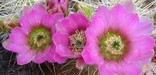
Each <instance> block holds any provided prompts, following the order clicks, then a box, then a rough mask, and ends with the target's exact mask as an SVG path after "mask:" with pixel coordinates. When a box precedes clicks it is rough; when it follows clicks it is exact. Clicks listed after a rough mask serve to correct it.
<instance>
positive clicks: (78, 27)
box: [53, 13, 89, 69]
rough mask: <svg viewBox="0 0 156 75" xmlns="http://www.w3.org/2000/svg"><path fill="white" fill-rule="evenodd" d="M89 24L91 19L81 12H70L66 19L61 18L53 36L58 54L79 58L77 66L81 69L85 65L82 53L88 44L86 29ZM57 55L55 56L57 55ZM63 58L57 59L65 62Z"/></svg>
mask: <svg viewBox="0 0 156 75" xmlns="http://www.w3.org/2000/svg"><path fill="white" fill-rule="evenodd" d="M88 26H89V21H88V20H87V18H86V17H85V16H84V15H82V14H80V13H75V14H70V15H69V16H68V17H66V18H65V19H61V21H60V22H59V24H58V25H57V26H56V28H57V32H56V33H55V34H54V36H53V40H54V44H55V45H56V54H57V55H59V56H61V57H64V58H66V59H67V58H78V60H77V62H76V66H77V68H79V69H82V68H83V66H84V61H83V58H82V57H81V53H82V51H83V47H84V46H85V45H86V38H85V30H86V28H87V27H88ZM57 55H56V56H54V57H57ZM54 59H55V58H54ZM62 60H63V59H60V60H56V61H57V62H59V63H64V61H62Z"/></svg>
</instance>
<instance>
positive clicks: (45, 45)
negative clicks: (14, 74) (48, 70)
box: [3, 3, 63, 65]
mask: <svg viewBox="0 0 156 75" xmlns="http://www.w3.org/2000/svg"><path fill="white" fill-rule="evenodd" d="M27 10H28V11H27ZM61 18H63V14H61V13H59V14H53V15H49V14H48V13H47V10H46V8H45V7H44V5H43V4H42V3H38V4H35V5H34V8H33V9H32V10H29V8H25V9H24V10H23V15H22V17H21V18H20V20H19V22H20V25H21V27H16V28H14V29H13V30H12V31H11V34H10V35H9V39H8V40H6V41H5V42H3V46H4V48H6V49H7V50H9V51H12V52H16V53H18V56H17V62H18V64H19V65H24V64H27V63H29V62H31V61H33V62H35V63H37V64H41V63H43V62H45V61H48V62H55V61H54V55H55V54H54V53H55V45H54V43H53V39H52V37H53V35H54V34H55V32H56V26H55V25H56V23H57V22H58V20H60V19H61Z"/></svg>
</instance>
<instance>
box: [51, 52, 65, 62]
mask: <svg viewBox="0 0 156 75" xmlns="http://www.w3.org/2000/svg"><path fill="white" fill-rule="evenodd" d="M54 60H55V61H56V62H57V63H59V64H62V63H64V62H65V61H66V60H67V58H65V57H62V56H60V55H59V54H57V53H55V54H54Z"/></svg>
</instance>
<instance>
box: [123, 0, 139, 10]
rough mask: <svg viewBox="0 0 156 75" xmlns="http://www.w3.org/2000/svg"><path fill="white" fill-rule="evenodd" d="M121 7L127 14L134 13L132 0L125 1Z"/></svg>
mask: <svg viewBox="0 0 156 75" xmlns="http://www.w3.org/2000/svg"><path fill="white" fill-rule="evenodd" d="M123 6H124V7H125V8H126V9H127V11H128V12H130V13H132V12H135V11H136V10H135V5H134V3H133V1H132V0H126V1H125V2H124V3H123Z"/></svg>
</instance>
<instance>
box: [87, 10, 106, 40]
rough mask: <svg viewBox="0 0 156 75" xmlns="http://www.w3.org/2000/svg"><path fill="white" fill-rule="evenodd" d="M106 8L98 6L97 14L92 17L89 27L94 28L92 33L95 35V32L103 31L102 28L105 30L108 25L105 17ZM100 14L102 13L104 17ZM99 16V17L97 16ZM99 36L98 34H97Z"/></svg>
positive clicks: (100, 32)
mask: <svg viewBox="0 0 156 75" xmlns="http://www.w3.org/2000/svg"><path fill="white" fill-rule="evenodd" d="M108 14H109V13H108V9H107V8H106V7H99V8H98V10H97V16H98V17H95V16H93V18H92V24H94V25H91V26H90V28H91V29H94V31H92V32H93V34H95V35H97V34H101V35H102V33H103V31H104V29H105V31H107V28H109V26H108V23H109V22H108V21H107V17H109V15H108ZM100 15H104V17H101V16H100ZM99 17H100V18H99ZM98 37H100V35H99V36H98Z"/></svg>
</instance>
